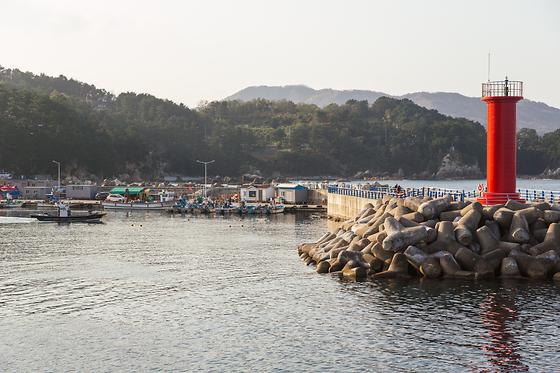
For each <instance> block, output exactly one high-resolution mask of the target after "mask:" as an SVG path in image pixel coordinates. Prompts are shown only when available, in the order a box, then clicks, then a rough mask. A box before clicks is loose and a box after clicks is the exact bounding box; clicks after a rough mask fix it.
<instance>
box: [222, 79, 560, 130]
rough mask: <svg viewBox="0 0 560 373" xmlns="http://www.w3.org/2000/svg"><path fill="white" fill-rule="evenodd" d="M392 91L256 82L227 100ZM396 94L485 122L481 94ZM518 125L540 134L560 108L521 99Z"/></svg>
mask: <svg viewBox="0 0 560 373" xmlns="http://www.w3.org/2000/svg"><path fill="white" fill-rule="evenodd" d="M382 96H387V97H390V95H388V94H385V93H383V92H377V91H365V90H335V89H318V90H316V89H313V88H309V87H306V86H303V85H289V86H255V87H247V88H244V89H242V90H241V91H239V92H237V93H234V94H233V95H231V96H229V97H227V98H226V100H241V101H251V100H255V99H258V98H265V99H268V100H288V101H293V102H296V103H306V104H315V105H318V106H321V107H324V106H326V105H329V104H331V103H334V104H343V103H345V102H346V101H348V100H367V101H369V102H370V103H373V102H375V100H377V99H378V98H379V97H382ZM393 97H394V98H408V99H410V100H412V101H413V102H414V103H416V104H418V105H420V106H423V107H425V108H427V109H435V110H437V111H439V112H440V113H442V114H445V115H450V116H452V117H457V118H467V119H470V120H474V121H476V122H479V123H481V124H482V125H486V105H485V104H484V102H482V101H480V98H478V97H467V96H464V95H461V94H459V93H452V92H434V93H431V92H415V93H408V94H405V95H402V96H393ZM517 125H518V128H530V129H535V130H536V131H537V132H538V133H539V134H543V133H546V132H551V131H555V130H557V129H559V128H560V109H558V108H555V107H552V106H549V105H546V104H544V103H542V102H535V101H531V100H527V99H525V100H522V101H521V102H519V104H518V109H517Z"/></svg>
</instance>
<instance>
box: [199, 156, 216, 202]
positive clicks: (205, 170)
mask: <svg viewBox="0 0 560 373" xmlns="http://www.w3.org/2000/svg"><path fill="white" fill-rule="evenodd" d="M196 161H197V162H198V163H202V164H203V165H204V198H206V179H207V177H208V176H207V175H208V173H207V166H208V165H209V164H210V163H214V162H215V160H214V159H213V160H211V161H199V160H198V159H197V160H196Z"/></svg>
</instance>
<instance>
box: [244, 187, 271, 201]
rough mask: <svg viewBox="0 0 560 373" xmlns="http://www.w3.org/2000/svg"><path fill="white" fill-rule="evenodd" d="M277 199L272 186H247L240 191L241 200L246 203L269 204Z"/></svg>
mask: <svg viewBox="0 0 560 373" xmlns="http://www.w3.org/2000/svg"><path fill="white" fill-rule="evenodd" d="M274 197H275V193H274V188H273V187H271V186H270V185H247V186H242V187H241V189H240V190H239V199H240V200H241V201H245V202H267V201H269V200H270V199H271V198H274Z"/></svg>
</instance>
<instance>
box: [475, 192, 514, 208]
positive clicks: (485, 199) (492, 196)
mask: <svg viewBox="0 0 560 373" xmlns="http://www.w3.org/2000/svg"><path fill="white" fill-rule="evenodd" d="M476 200H477V201H478V202H480V203H481V204H483V205H485V206H488V205H501V204H504V203H506V202H507V201H509V200H514V201H518V202H522V203H524V202H525V200H524V199H523V198H521V196H520V195H519V193H496V192H483V193H482V194H481V195H480V197H478V198H477V199H476Z"/></svg>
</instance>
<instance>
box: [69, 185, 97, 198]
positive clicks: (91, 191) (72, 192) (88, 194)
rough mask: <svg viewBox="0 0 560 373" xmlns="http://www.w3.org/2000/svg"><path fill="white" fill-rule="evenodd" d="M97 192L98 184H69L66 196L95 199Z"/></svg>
mask: <svg viewBox="0 0 560 373" xmlns="http://www.w3.org/2000/svg"><path fill="white" fill-rule="evenodd" d="M96 193H97V185H92V184H86V185H67V186H66V198H69V199H94V198H95V194H96Z"/></svg>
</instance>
